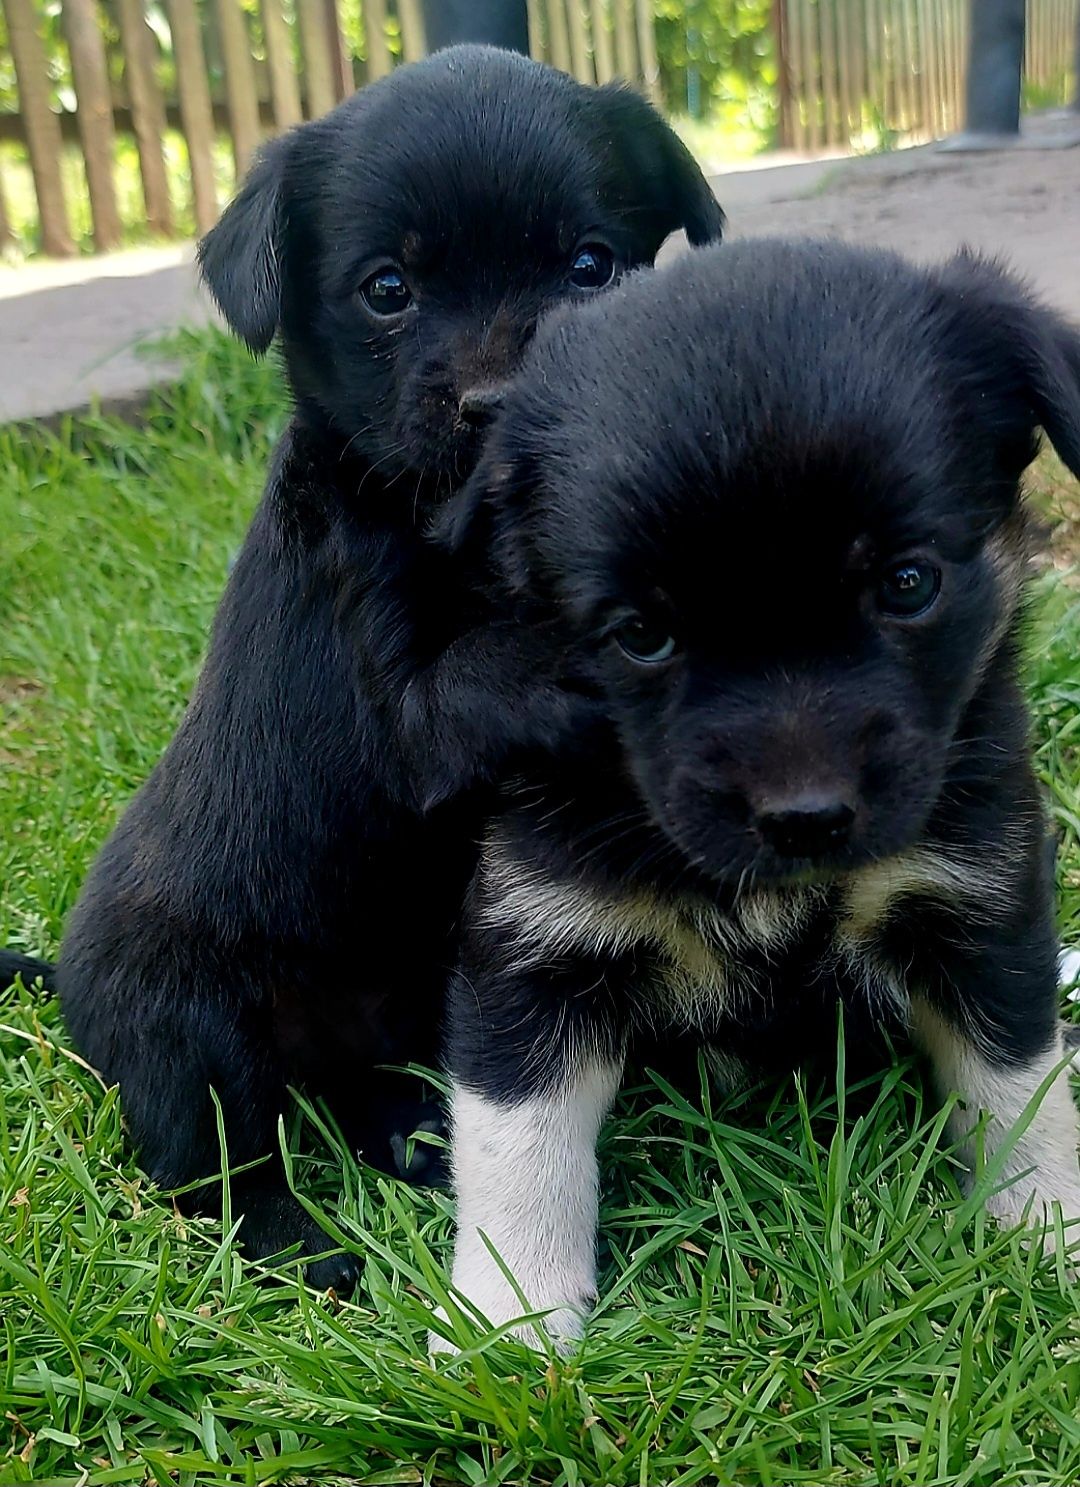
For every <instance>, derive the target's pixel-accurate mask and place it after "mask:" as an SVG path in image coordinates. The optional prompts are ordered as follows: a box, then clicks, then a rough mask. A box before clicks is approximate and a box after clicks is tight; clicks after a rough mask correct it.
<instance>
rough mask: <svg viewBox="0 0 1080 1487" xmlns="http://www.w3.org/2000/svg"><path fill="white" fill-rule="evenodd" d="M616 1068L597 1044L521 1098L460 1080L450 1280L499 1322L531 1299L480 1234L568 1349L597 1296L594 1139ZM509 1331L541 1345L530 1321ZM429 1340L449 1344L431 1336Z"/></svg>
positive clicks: (455, 1103) (455, 1096)
mask: <svg viewBox="0 0 1080 1487" xmlns="http://www.w3.org/2000/svg"><path fill="white" fill-rule="evenodd" d="M621 1077H622V1061H621V1060H608V1059H603V1058H600V1057H598V1056H596V1055H593V1056H590V1057H583V1058H580V1059H579V1060H578V1061H577V1062H576V1063H575V1064H574V1066H573V1067H571V1068H570V1069H569V1070H568V1071H567V1073H566V1075H565V1077H564V1079H563V1080H562V1082H560V1083H559V1084H558V1085H557V1086H555V1087H553V1088H552V1089H550V1090H549V1091H547V1092H545V1093H543V1094H538V1095H533V1096H531V1097H530V1098H529V1099H527V1100H521V1101H519V1102H517V1103H515V1104H502V1103H498V1102H496V1101H493V1100H488V1099H485V1098H484V1096H483V1095H480V1094H477V1093H476V1092H475V1091H473V1090H470V1089H466V1088H463V1087H462V1086H460V1085H458V1086H455V1088H454V1090H453V1092H452V1096H451V1121H452V1125H453V1136H454V1140H453V1164H454V1185H455V1188H456V1190H457V1204H458V1215H457V1238H456V1240H455V1245H454V1285H455V1287H456V1288H457V1290H458V1291H459V1292H460V1293H461V1295H462V1296H464V1297H466V1298H467V1299H468V1300H469V1301H470V1302H472V1304H473V1305H474V1306H475V1307H476V1308H477V1310H478V1311H479V1312H480V1313H481V1314H482V1315H483V1316H484V1317H486V1318H487V1320H488V1321H489V1322H490V1323H491V1324H492V1325H493V1326H500V1325H502V1324H503V1323H506V1322H509V1321H512V1320H513V1319H514V1318H515V1317H520V1316H521V1314H522V1311H523V1310H524V1309H525V1308H523V1307H522V1303H521V1301H520V1300H519V1298H518V1296H517V1295H516V1293H515V1291H514V1288H513V1287H512V1286H511V1285H510V1283H509V1282H508V1281H507V1279H506V1277H505V1276H504V1275H503V1273H502V1271H501V1270H500V1269H499V1266H498V1265H497V1264H496V1262H495V1260H494V1258H493V1256H492V1254H491V1252H490V1250H489V1249H488V1246H487V1245H486V1244H485V1243H484V1240H483V1238H482V1237H481V1236H482V1235H486V1236H487V1239H488V1241H489V1242H490V1244H491V1245H492V1246H493V1247H494V1248H495V1250H496V1251H497V1252H498V1254H499V1256H500V1258H501V1259H502V1261H503V1263H504V1265H505V1266H506V1267H507V1269H508V1270H509V1271H510V1273H511V1274H512V1275H513V1276H514V1279H515V1281H516V1282H517V1286H518V1288H519V1290H520V1291H521V1293H522V1295H523V1296H524V1297H525V1299H526V1302H527V1306H528V1309H531V1310H534V1311H541V1310H547V1311H549V1315H548V1316H547V1317H546V1318H545V1320H544V1323H543V1325H544V1328H545V1330H546V1332H547V1333H548V1335H549V1337H551V1338H552V1340H553V1341H554V1342H555V1344H556V1346H558V1347H560V1348H561V1349H562V1350H564V1351H565V1350H567V1349H569V1348H570V1347H571V1346H572V1344H573V1342H574V1340H575V1339H576V1338H578V1337H580V1336H581V1334H582V1331H583V1329H584V1325H585V1316H586V1314H587V1312H588V1309H589V1307H590V1306H591V1305H592V1302H593V1300H594V1299H595V1296H596V1224H597V1204H598V1190H599V1180H598V1173H597V1162H596V1138H597V1135H598V1133H599V1130H600V1125H601V1122H602V1121H603V1119H604V1116H605V1115H606V1114H607V1111H608V1109H609V1108H610V1106H611V1102H612V1101H613V1100H614V1098H615V1094H616V1091H617V1090H618V1087H619V1081H620V1079H621ZM514 1331H515V1332H516V1333H517V1334H518V1335H519V1336H520V1337H522V1338H524V1340H525V1341H526V1342H528V1343H530V1344H531V1345H532V1346H534V1347H535V1346H537V1345H538V1344H539V1341H540V1340H539V1338H538V1336H537V1334H536V1331H535V1329H534V1328H533V1326H531V1325H530V1324H523V1325H522V1326H520V1327H517V1328H515V1329H514ZM431 1347H432V1351H433V1352H439V1351H446V1350H448V1347H447V1344H446V1342H445V1341H444V1340H443V1339H441V1338H439V1337H437V1336H435V1335H433V1336H432V1338H431Z"/></svg>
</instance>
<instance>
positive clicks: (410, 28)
mask: <svg viewBox="0 0 1080 1487" xmlns="http://www.w3.org/2000/svg"><path fill="white" fill-rule="evenodd" d="M397 11H398V20H399V21H400V22H401V54H402V56H403V57H404V58H405V60H406V62H419V61H420V59H421V57H424V56H426V55H427V42H426V41H425V39H424V13H423V11H422V10H421V9H420V0H397Z"/></svg>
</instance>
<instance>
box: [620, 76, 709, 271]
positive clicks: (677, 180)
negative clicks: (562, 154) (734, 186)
mask: <svg viewBox="0 0 1080 1487" xmlns="http://www.w3.org/2000/svg"><path fill="white" fill-rule="evenodd" d="M593 101H594V104H595V106H596V107H597V108H598V109H599V110H600V111H601V118H602V124H603V128H604V133H605V136H606V138H607V140H608V143H609V146H610V147H612V148H613V149H614V151H615V153H616V156H617V157H618V160H619V163H620V165H621V167H622V170H623V171H624V172H625V175H626V178H627V183H628V189H629V194H630V199H632V200H633V201H634V203H635V210H640V209H641V204H642V203H644V204H646V210H651V211H652V213H653V215H654V218H655V223H656V228H657V236H658V238H659V240H660V241H661V242H662V241H663V239H664V238H666V237H667V236H668V234H669V233H672V232H676V231H677V230H678V229H679V228H680V227H682V228H684V229H685V231H686V236H687V237H688V238H689V239H690V241H691V242H692V243H694V244H695V245H696V246H700V245H701V244H703V243H714V242H719V240H720V238H721V237H722V236H723V232H724V222H725V218H724V213H723V211H722V210H721V207H720V203H719V202H718V201H717V199H716V197H715V196H714V195H713V193H712V189H711V187H710V186H709V183H708V181H707V180H706V179H705V177H704V175H703V174H702V172H701V167H700V166H699V165H698V163H697V161H696V160H695V159H694V157H693V155H691V153H690V151H689V150H688V149H687V148H686V146H685V145H684V144H683V142H682V140H681V139H680V138H679V136H678V135H677V134H676V133H675V131H674V129H672V128H671V126H670V125H669V124H668V123H667V122H666V121H665V120H664V119H663V118H662V117H661V116H660V114H658V113H657V111H656V109H654V108H653V106H652V104H651V103H648V102H647V101H646V100H645V99H644V98H642V96H641V94H640V93H636V92H635V91H634V90H633V89H632V88H630V87H628V86H627V85H626V84H625V83H605V85H604V86H603V87H602V88H597V89H596V90H595V92H594V94H593ZM657 246H659V243H658V245H657Z"/></svg>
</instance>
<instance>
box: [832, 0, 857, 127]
mask: <svg viewBox="0 0 1080 1487" xmlns="http://www.w3.org/2000/svg"><path fill="white" fill-rule="evenodd" d="M848 21H849V16H848V0H836V58H837V66H838V68H839V80H840V120H841V127H840V143H841V144H843V145H845V146H846V145H848V144H850V143H851V137H852V133H853V131H854V128H855V98H854V94H853V88H852V83H853V79H852V76H851V39H850V36H849V35H848V30H849V27H848Z"/></svg>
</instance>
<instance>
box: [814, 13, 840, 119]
mask: <svg viewBox="0 0 1080 1487" xmlns="http://www.w3.org/2000/svg"><path fill="white" fill-rule="evenodd" d="M818 12H820V21H821V110H823V113H824V132H826V144H839V143H840V123H839V116H840V104H839V64H838V52H836V7H835V0H818Z"/></svg>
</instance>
